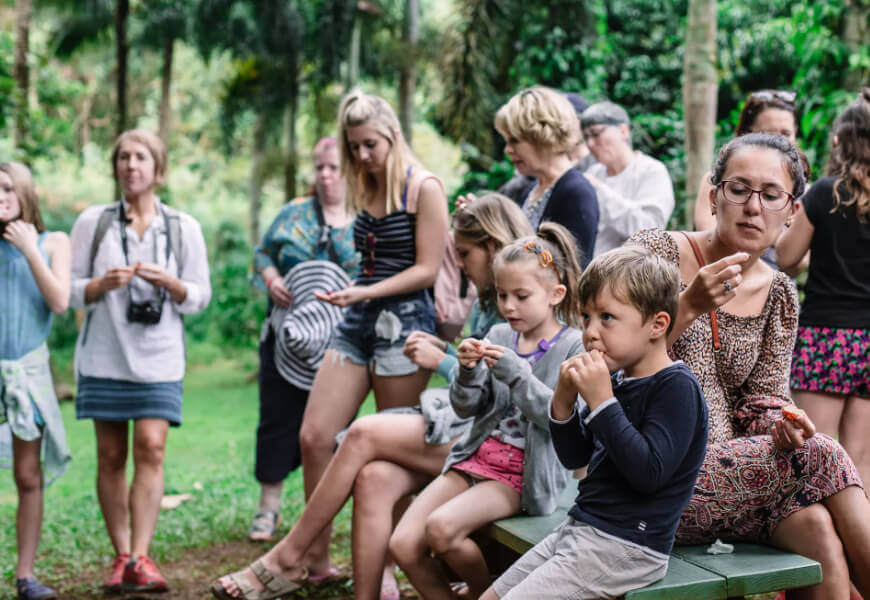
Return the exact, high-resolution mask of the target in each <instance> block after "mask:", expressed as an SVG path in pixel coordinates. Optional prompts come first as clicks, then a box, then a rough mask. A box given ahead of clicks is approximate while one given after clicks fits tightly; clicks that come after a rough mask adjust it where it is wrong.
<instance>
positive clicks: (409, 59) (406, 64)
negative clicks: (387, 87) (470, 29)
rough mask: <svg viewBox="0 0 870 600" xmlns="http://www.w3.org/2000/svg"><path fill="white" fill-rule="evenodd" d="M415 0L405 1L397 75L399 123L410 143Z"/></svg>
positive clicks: (416, 19)
mask: <svg viewBox="0 0 870 600" xmlns="http://www.w3.org/2000/svg"><path fill="white" fill-rule="evenodd" d="M419 13H420V11H419V6H418V4H417V0H405V23H404V27H403V29H402V49H403V52H404V55H405V56H404V57H403V60H402V69H401V72H400V73H399V122H400V123H401V124H402V131H403V132H404V134H405V140H407V142H408V144H409V145H410V143H411V135H412V131H411V129H412V127H413V125H414V88H415V87H416V83H417V64H416V63H417V58H416V55H417V40H419V38H420V18H419Z"/></svg>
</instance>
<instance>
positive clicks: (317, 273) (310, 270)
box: [269, 260, 350, 390]
mask: <svg viewBox="0 0 870 600" xmlns="http://www.w3.org/2000/svg"><path fill="white" fill-rule="evenodd" d="M284 284H285V285H286V286H287V289H288V290H289V291H290V295H291V297H292V298H293V304H292V306H291V308H289V309H287V308H281V307H278V306H275V307H273V308H272V314H271V315H270V316H269V321H270V324H271V326H272V330H273V331H274V332H275V366H276V368H277V369H278V372H279V373H280V374H281V376H282V377H283V378H284V379H286V380H287V381H288V382H290V383H291V384H293V385H295V386H296V387H298V388H302V389H305V390H310V389H311V384H312V383H313V382H314V375H315V374H316V373H317V369H318V368H319V367H320V362H321V361H322V360H323V355H324V354H326V349H327V347H328V346H329V342H330V340H331V339H332V333H333V331H334V330H335V327H336V325H338V323H339V322H340V321H341V319H342V314H343V311H342V309H341V308H339V307H337V306H334V305H332V304H330V303H328V302H323V301H321V300H318V299H317V298H315V297H314V292H315V291H319V292H332V291H335V290H342V289H344V288H346V287H347V286H348V285H350V278H349V277H348V276H347V273H345V272H344V271H343V270H342V269H341V267H339V266H338V265H336V264H335V263H333V262H330V261H325V260H310V261H305V262H303V263H300V264H298V265H296V266H295V267H293V268H292V269H290V270H289V271H287V274H286V275H285V276H284Z"/></svg>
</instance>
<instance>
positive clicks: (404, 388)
mask: <svg viewBox="0 0 870 600" xmlns="http://www.w3.org/2000/svg"><path fill="white" fill-rule="evenodd" d="M375 368H377V365H375ZM431 377H432V371H429V370H428V369H417V371H416V372H415V373H411V374H410V375H402V376H400V377H385V376H383V375H372V390H374V392H375V404H376V405H377V407H378V410H384V409H386V408H395V407H397V406H414V405H415V404H419V403H420V394H422V393H423V390H425V389H426V385H427V384H428V383H429V378H431Z"/></svg>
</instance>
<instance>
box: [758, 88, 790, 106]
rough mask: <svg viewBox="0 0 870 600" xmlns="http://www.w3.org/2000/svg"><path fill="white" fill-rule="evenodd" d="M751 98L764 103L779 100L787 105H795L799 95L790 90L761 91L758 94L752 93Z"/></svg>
mask: <svg viewBox="0 0 870 600" xmlns="http://www.w3.org/2000/svg"><path fill="white" fill-rule="evenodd" d="M751 97H752V98H755V99H757V100H761V101H762V102H771V101H772V100H779V101H780V102H785V103H786V104H794V101H795V98H796V97H797V94H796V93H795V92H792V91H789V90H759V91H757V92H752V94H751Z"/></svg>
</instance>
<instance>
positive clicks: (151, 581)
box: [121, 556, 169, 592]
mask: <svg viewBox="0 0 870 600" xmlns="http://www.w3.org/2000/svg"><path fill="white" fill-rule="evenodd" d="M121 589H122V590H123V591H125V592H168V591H169V586H168V585H167V584H166V579H165V578H164V577H163V575H161V574H160V571H158V570H157V565H155V564H154V561H152V560H151V559H150V558H148V557H147V556H138V557H136V558H131V559H130V562H128V563H127V566H126V567H125V568H124V578H123V581H122V583H121Z"/></svg>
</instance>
